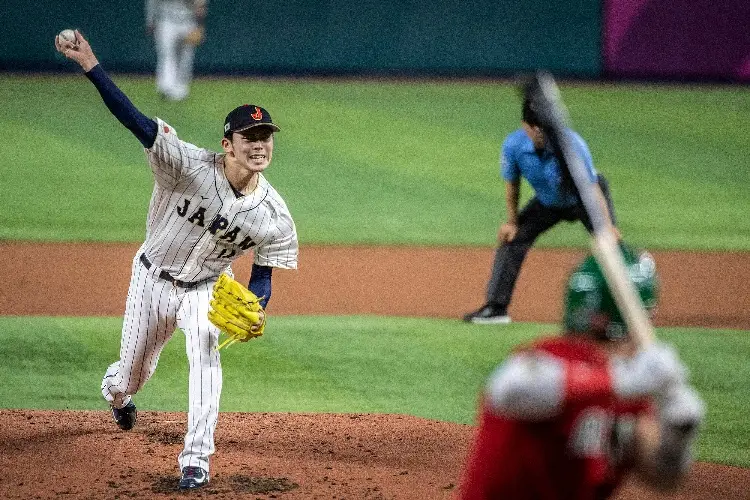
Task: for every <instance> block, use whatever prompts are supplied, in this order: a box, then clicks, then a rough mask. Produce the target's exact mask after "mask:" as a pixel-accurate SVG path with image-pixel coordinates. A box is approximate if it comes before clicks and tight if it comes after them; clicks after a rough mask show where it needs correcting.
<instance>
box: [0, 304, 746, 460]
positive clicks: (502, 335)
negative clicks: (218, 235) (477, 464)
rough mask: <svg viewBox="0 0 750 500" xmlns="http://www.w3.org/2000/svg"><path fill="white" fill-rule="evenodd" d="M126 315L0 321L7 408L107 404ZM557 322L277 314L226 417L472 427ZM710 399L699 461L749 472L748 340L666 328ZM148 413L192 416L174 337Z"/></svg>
mask: <svg viewBox="0 0 750 500" xmlns="http://www.w3.org/2000/svg"><path fill="white" fill-rule="evenodd" d="M120 325H121V319H119V318H96V319H92V318H43V317H34V318H27V317H3V318H0V359H1V360H2V363H0V380H2V381H3V383H2V384H0V408H40V409H47V408H52V409H102V410H103V409H105V408H106V405H105V403H104V400H103V399H102V398H101V396H100V391H99V384H100V382H101V377H102V376H103V373H104V370H105V369H106V367H107V366H108V365H109V363H111V362H112V361H114V360H116V359H117V356H118V352H119V351H118V350H119V337H120ZM554 331H555V327H554V326H552V325H541V324H530V323H527V324H512V325H509V326H502V327H490V326H487V327H478V326H474V325H467V324H464V323H462V322H459V321H456V320H431V319H409V318H383V317H374V316H364V317H296V316H286V317H283V316H282V317H276V318H272V320H271V322H270V323H269V333H268V334H267V335H265V336H263V337H262V338H260V339H257V340H253V341H252V342H251V343H249V344H241V345H235V346H232V347H230V348H229V349H228V350H227V351H225V352H224V353H223V354H222V365H223V369H224V389H223V393H222V404H221V408H222V411H243V412H253V411H263V412H274V411H280V412H366V413H375V412H377V413H400V414H408V415H416V416H421V417H425V418H430V419H436V420H443V421H450V422H457V423H463V424H469V423H473V422H474V415H475V409H476V401H477V394H478V391H479V388H480V387H481V384H482V383H483V381H484V380H485V378H486V377H487V376H488V375H489V373H490V371H491V370H492V369H493V367H494V366H495V365H496V364H497V363H498V361H499V360H501V359H502V358H504V357H505V355H506V354H507V353H508V352H509V350H510V349H511V348H512V347H513V346H515V345H516V344H518V343H519V342H522V341H526V340H530V339H532V338H534V337H536V336H538V335H541V334H545V333H552V332H554ZM658 335H659V337H660V338H661V339H664V340H667V341H669V342H672V343H674V344H675V345H676V347H677V349H678V350H679V351H680V354H681V356H682V358H683V360H684V361H685V363H686V364H687V366H688V367H689V368H690V370H691V372H692V376H691V378H692V381H693V383H694V384H695V386H696V387H697V388H698V390H699V391H700V393H701V394H702V395H703V397H704V398H705V400H706V402H707V405H708V417H707V419H706V424H705V428H704V430H703V432H702V434H701V437H700V441H699V446H698V452H699V453H698V458H699V459H700V460H704V461H711V462H719V463H725V464H730V465H737V466H744V467H750V432H748V424H747V415H748V413H750V386H748V384H747V380H749V379H750V365H749V364H748V363H747V360H748V359H750V336H749V335H748V332H743V331H737V330H705V329H697V328H663V329H659V331H658ZM136 399H137V402H138V405H139V406H140V407H141V408H143V409H145V410H152V411H153V410H165V411H185V409H186V407H187V363H186V362H185V354H184V336H183V335H182V334H181V333H180V332H179V331H178V332H177V333H176V334H175V336H174V337H173V339H172V341H171V342H169V343H168V344H167V347H166V349H165V350H164V352H163V354H162V356H161V361H160V363H159V367H158V369H157V371H156V373H155V374H154V377H153V378H152V379H151V381H149V383H148V384H147V385H146V386H145V388H144V389H143V390H142V391H141V392H140V393H139V394H138V395H137V396H136Z"/></svg>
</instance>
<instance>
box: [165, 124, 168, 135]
mask: <svg viewBox="0 0 750 500" xmlns="http://www.w3.org/2000/svg"><path fill="white" fill-rule="evenodd" d="M164 133H165V134H168V133H169V127H167V126H166V125H164Z"/></svg>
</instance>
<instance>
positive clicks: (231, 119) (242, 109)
mask: <svg viewBox="0 0 750 500" xmlns="http://www.w3.org/2000/svg"><path fill="white" fill-rule="evenodd" d="M259 126H264V127H268V128H270V129H271V130H273V131H274V132H278V131H279V130H281V129H280V128H279V127H278V126H277V125H276V124H275V123H274V122H273V121H272V120H271V115H270V114H269V113H268V111H266V110H265V109H263V108H261V107H260V106H255V105H254V104H243V105H242V106H237V107H236V108H234V109H233V110H232V111H230V112H229V114H228V115H227V117H226V119H225V120H224V137H231V136H232V133H233V132H242V131H243V130H247V129H249V128H252V127H259Z"/></svg>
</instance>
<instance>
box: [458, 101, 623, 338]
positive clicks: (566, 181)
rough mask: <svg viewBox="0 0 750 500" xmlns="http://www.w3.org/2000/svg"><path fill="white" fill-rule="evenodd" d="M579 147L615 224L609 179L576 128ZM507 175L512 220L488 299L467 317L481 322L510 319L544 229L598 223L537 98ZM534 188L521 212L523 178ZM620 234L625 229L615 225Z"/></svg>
mask: <svg viewBox="0 0 750 500" xmlns="http://www.w3.org/2000/svg"><path fill="white" fill-rule="evenodd" d="M570 133H571V134H572V137H573V141H572V142H573V146H574V148H575V150H576V152H577V153H578V155H579V156H580V157H581V159H582V161H583V163H584V165H585V166H586V169H587V170H588V173H589V179H590V181H591V183H592V184H594V183H595V184H598V185H599V188H600V189H597V192H600V193H601V196H602V200H601V201H602V204H603V210H604V211H605V212H604V213H605V214H608V216H609V219H611V220H612V223H613V224H614V223H615V220H614V208H613V205H612V199H611V197H610V195H609V187H608V184H607V181H606V180H605V179H604V177H603V176H602V175H601V174H597V172H596V170H595V169H594V164H593V160H592V158H591V153H590V152H589V148H588V146H587V144H586V142H585V141H584V140H583V139H582V138H581V136H580V135H578V134H577V133H575V132H574V131H572V130H570ZM500 159H501V174H502V177H503V179H504V180H505V206H506V211H507V220H506V221H505V222H504V223H503V224H502V225H501V226H500V229H499V230H498V234H497V240H498V248H497V251H496V252H495V261H494V264H493V267H492V275H491V277H490V280H489V284H488V285H487V299H486V300H487V301H486V303H485V304H484V305H482V306H481V307H480V308H479V309H477V310H476V311H474V312H471V313H469V314H466V315H465V316H464V321H467V322H471V323H478V324H505V323H510V321H511V319H510V316H509V315H508V306H509V304H510V301H511V297H512V295H513V289H514V288H515V286H516V280H517V279H518V274H519V272H520V271H521V266H522V264H523V261H524V259H525V258H526V254H527V253H528V251H529V249H530V248H531V246H532V245H533V243H534V241H535V240H536V239H537V237H539V236H540V235H541V234H542V233H544V232H545V231H547V230H549V229H550V228H552V227H553V226H555V225H556V224H558V223H559V222H561V221H563V220H565V221H568V222H572V221H576V220H579V221H581V222H582V223H583V225H584V226H585V228H586V230H588V231H589V233H591V232H592V230H593V227H592V225H591V221H590V220H589V217H588V215H587V213H586V210H585V209H584V207H583V204H582V203H581V200H580V198H579V196H578V195H577V191H576V190H575V187H574V185H573V182H572V178H571V177H570V175H569V174H568V173H567V171H566V170H565V169H564V168H561V166H560V161H559V160H558V158H557V156H556V154H555V151H554V148H553V147H552V145H551V144H550V141H549V140H548V139H547V136H546V134H545V133H544V131H543V130H542V127H541V124H540V121H539V117H538V116H537V112H536V111H535V110H534V109H533V107H532V104H531V102H530V101H529V100H528V99H526V100H524V102H523V108H522V118H521V128H520V129H517V130H515V131H514V132H511V133H510V134H508V136H507V137H506V138H505V141H504V142H503V146H502V152H501V158H500ZM522 178H525V179H526V180H527V181H528V182H529V184H530V185H531V187H532V188H533V189H534V197H533V198H532V199H531V200H530V201H529V202H528V203H527V204H526V206H525V207H524V208H523V210H521V212H520V213H519V212H518V202H519V197H520V187H521V179H522ZM612 229H613V231H614V232H615V234H616V235H617V236H618V237H619V232H617V229H616V228H615V227H614V226H613V227H612Z"/></svg>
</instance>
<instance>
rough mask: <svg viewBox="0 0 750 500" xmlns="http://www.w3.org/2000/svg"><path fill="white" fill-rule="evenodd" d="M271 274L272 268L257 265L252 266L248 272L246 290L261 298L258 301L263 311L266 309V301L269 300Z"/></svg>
mask: <svg viewBox="0 0 750 500" xmlns="http://www.w3.org/2000/svg"><path fill="white" fill-rule="evenodd" d="M272 272H273V268H272V267H268V266H259V265H258V264H253V269H252V271H250V283H248V285H247V288H248V290H250V291H251V292H253V293H254V294H255V295H257V296H258V297H263V299H262V300H261V301H260V305H261V306H263V309H265V308H266V305H268V301H269V300H270V299H271V273H272Z"/></svg>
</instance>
